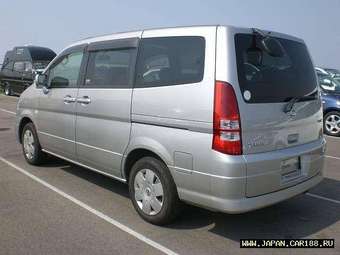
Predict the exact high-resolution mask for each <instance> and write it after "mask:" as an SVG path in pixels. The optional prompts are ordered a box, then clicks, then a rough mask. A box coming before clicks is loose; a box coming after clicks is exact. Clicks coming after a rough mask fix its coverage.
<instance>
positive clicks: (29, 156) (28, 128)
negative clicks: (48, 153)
mask: <svg viewBox="0 0 340 255" xmlns="http://www.w3.org/2000/svg"><path fill="white" fill-rule="evenodd" d="M21 142H22V151H23V153H24V157H25V159H26V161H27V162H28V163H29V164H31V165H39V164H40V163H42V161H43V160H44V159H45V154H44V152H43V151H42V150H41V146H40V143H39V140H38V136H37V132H36V130H35V127H34V125H33V123H32V122H30V123H27V124H26V125H25V126H24V128H23V130H22V133H21Z"/></svg>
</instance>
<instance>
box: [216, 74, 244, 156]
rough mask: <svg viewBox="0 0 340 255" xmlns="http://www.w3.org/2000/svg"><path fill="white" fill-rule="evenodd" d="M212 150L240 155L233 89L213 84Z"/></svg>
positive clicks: (239, 129)
mask: <svg viewBox="0 0 340 255" xmlns="http://www.w3.org/2000/svg"><path fill="white" fill-rule="evenodd" d="M213 126H214V134H213V142H212V149H213V150H216V151H219V152H222V153H225V154H230V155H241V154H242V140H241V121H240V113H239V109H238V105H237V99H236V95H235V91H234V89H233V87H232V86H231V85H230V84H228V83H226V82H222V81H216V82H215V97H214V123H213Z"/></svg>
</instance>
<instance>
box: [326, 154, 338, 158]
mask: <svg viewBox="0 0 340 255" xmlns="http://www.w3.org/2000/svg"><path fill="white" fill-rule="evenodd" d="M325 157H326V158H332V159H340V158H339V157H335V156H330V155H325Z"/></svg>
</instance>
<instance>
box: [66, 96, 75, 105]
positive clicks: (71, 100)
mask: <svg viewBox="0 0 340 255" xmlns="http://www.w3.org/2000/svg"><path fill="white" fill-rule="evenodd" d="M75 101H76V98H75V97H71V96H70V95H67V96H65V97H64V103H65V104H70V103H74V102H75Z"/></svg>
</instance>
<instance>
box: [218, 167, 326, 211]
mask: <svg viewBox="0 0 340 255" xmlns="http://www.w3.org/2000/svg"><path fill="white" fill-rule="evenodd" d="M322 179H323V177H322V174H321V172H320V173H319V174H317V175H316V176H314V177H312V178H310V179H308V180H307V181H304V182H302V183H299V184H297V185H295V186H292V187H289V188H286V189H283V190H279V191H276V192H272V193H269V194H265V195H260V196H257V197H251V198H246V197H245V198H243V199H237V200H232V199H222V198H215V199H214V205H213V208H212V209H215V210H218V211H221V212H226V213H230V214H236V213H244V212H248V211H252V210H256V209H260V208H262V207H266V206H269V205H272V204H276V203H278V202H281V201H284V200H286V199H289V198H291V197H294V196H296V195H299V194H302V193H304V192H306V191H308V190H309V189H311V188H313V187H314V186H316V185H317V184H319V183H320V182H321V181H322Z"/></svg>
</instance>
